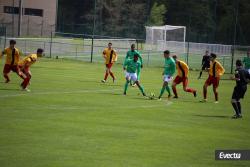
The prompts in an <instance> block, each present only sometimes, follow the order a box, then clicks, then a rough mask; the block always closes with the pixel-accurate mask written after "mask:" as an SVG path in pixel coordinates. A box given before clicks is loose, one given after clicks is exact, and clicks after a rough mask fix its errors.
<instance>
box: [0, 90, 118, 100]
mask: <svg viewBox="0 0 250 167" xmlns="http://www.w3.org/2000/svg"><path fill="white" fill-rule="evenodd" d="M117 90H122V89H100V90H76V91H65V92H63V91H58V92H36V93H30V92H25V93H21V94H11V95H2V96H0V98H6V97H19V96H29V95H51V94H78V93H100V92H113V91H117Z"/></svg>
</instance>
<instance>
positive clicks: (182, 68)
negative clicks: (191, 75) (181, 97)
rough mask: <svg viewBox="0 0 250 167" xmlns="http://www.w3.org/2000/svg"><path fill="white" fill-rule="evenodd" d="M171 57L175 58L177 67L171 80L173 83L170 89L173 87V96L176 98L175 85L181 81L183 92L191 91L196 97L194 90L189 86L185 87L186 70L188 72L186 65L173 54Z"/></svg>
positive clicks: (186, 79) (186, 80)
mask: <svg viewBox="0 0 250 167" xmlns="http://www.w3.org/2000/svg"><path fill="white" fill-rule="evenodd" d="M173 58H174V60H175V63H176V69H177V72H178V74H177V76H176V77H175V79H174V81H173V84H172V89H173V92H174V98H178V95H177V90H176V85H178V84H180V83H181V82H182V84H183V90H184V91H185V92H190V93H193V95H194V97H196V90H195V89H191V88H187V85H188V72H189V68H188V65H187V64H186V63H185V62H183V61H181V60H178V58H177V56H176V55H174V56H173Z"/></svg>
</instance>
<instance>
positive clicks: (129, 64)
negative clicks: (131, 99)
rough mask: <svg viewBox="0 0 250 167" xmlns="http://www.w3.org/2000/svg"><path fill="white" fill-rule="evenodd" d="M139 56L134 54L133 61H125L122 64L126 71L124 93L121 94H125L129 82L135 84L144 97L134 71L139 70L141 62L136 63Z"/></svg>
mask: <svg viewBox="0 0 250 167" xmlns="http://www.w3.org/2000/svg"><path fill="white" fill-rule="evenodd" d="M138 58H139V55H138V54H135V55H134V58H133V60H131V59H127V60H126V61H125V62H124V64H123V69H124V70H125V71H126V83H125V87H124V92H123V94H124V95H126V94H127V90H128V85H129V82H130V80H131V81H133V82H135V84H136V85H137V86H138V88H139V89H140V91H141V93H142V95H143V96H146V94H145V92H144V89H143V87H142V86H141V85H140V82H139V80H138V78H137V74H136V71H137V70H138V69H140V68H141V62H140V61H138Z"/></svg>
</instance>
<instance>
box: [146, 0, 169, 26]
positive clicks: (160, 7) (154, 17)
mask: <svg viewBox="0 0 250 167" xmlns="http://www.w3.org/2000/svg"><path fill="white" fill-rule="evenodd" d="M166 12H167V9H166V7H165V5H164V4H158V3H157V2H154V5H153V6H152V8H151V12H150V16H149V20H148V25H155V26H161V25H164V23H165V14H166Z"/></svg>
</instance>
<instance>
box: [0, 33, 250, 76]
mask: <svg viewBox="0 0 250 167" xmlns="http://www.w3.org/2000/svg"><path fill="white" fill-rule="evenodd" d="M0 32H2V33H1V34H0V36H1V37H0V48H1V49H0V50H2V49H3V48H4V47H5V46H7V45H8V43H9V40H10V39H15V40H16V41H17V45H16V46H17V48H19V49H20V50H21V52H22V54H23V55H26V54H29V53H34V52H36V50H37V48H42V49H44V51H45V56H46V57H49V58H56V59H61V58H63V59H75V60H78V61H86V62H101V63H103V61H104V60H103V57H102V52H103V49H104V48H105V47H107V44H108V43H109V42H112V43H113V47H114V49H115V50H116V51H117V53H118V56H119V57H118V62H117V63H120V64H122V63H123V61H124V59H125V56H126V53H127V51H128V50H129V49H130V46H131V44H132V43H135V44H136V48H137V50H139V51H140V52H141V54H142V58H143V60H144V66H146V67H163V65H164V61H163V51H157V50H146V49H145V48H144V46H145V41H144V40H137V39H130V38H120V37H108V36H92V35H88V34H67V33H59V32H53V33H51V34H50V37H49V38H9V37H6V36H5V35H4V33H6V32H4V30H3V29H2V30H1V28H0ZM194 45H198V46H200V48H199V47H197V46H196V49H193V47H192V46H194ZM211 45H214V44H202V43H186V51H188V52H186V53H182V54H178V57H179V59H181V60H184V61H186V62H188V65H189V67H190V69H193V70H199V69H200V68H201V60H202V56H203V54H204V52H205V51H206V50H209V47H208V46H211ZM228 47H229V46H228ZM197 48H199V49H197ZM229 48H230V49H231V50H230V51H228V52H226V53H227V54H219V53H220V52H219V51H215V50H212V49H210V51H211V52H212V51H214V52H215V53H218V59H219V61H220V62H221V63H222V65H223V66H224V67H225V69H226V72H227V73H230V72H231V70H232V69H233V66H234V62H235V60H236V59H242V57H244V56H245V55H246V52H247V50H249V49H250V48H249V47H248V46H236V47H235V48H232V47H229ZM168 49H169V50H170V51H171V47H170V48H168ZM227 49H228V48H227ZM232 51H233V53H234V54H233V55H234V57H232ZM172 54H177V53H175V52H172ZM232 61H233V64H232ZM232 65H233V66H232Z"/></svg>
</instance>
